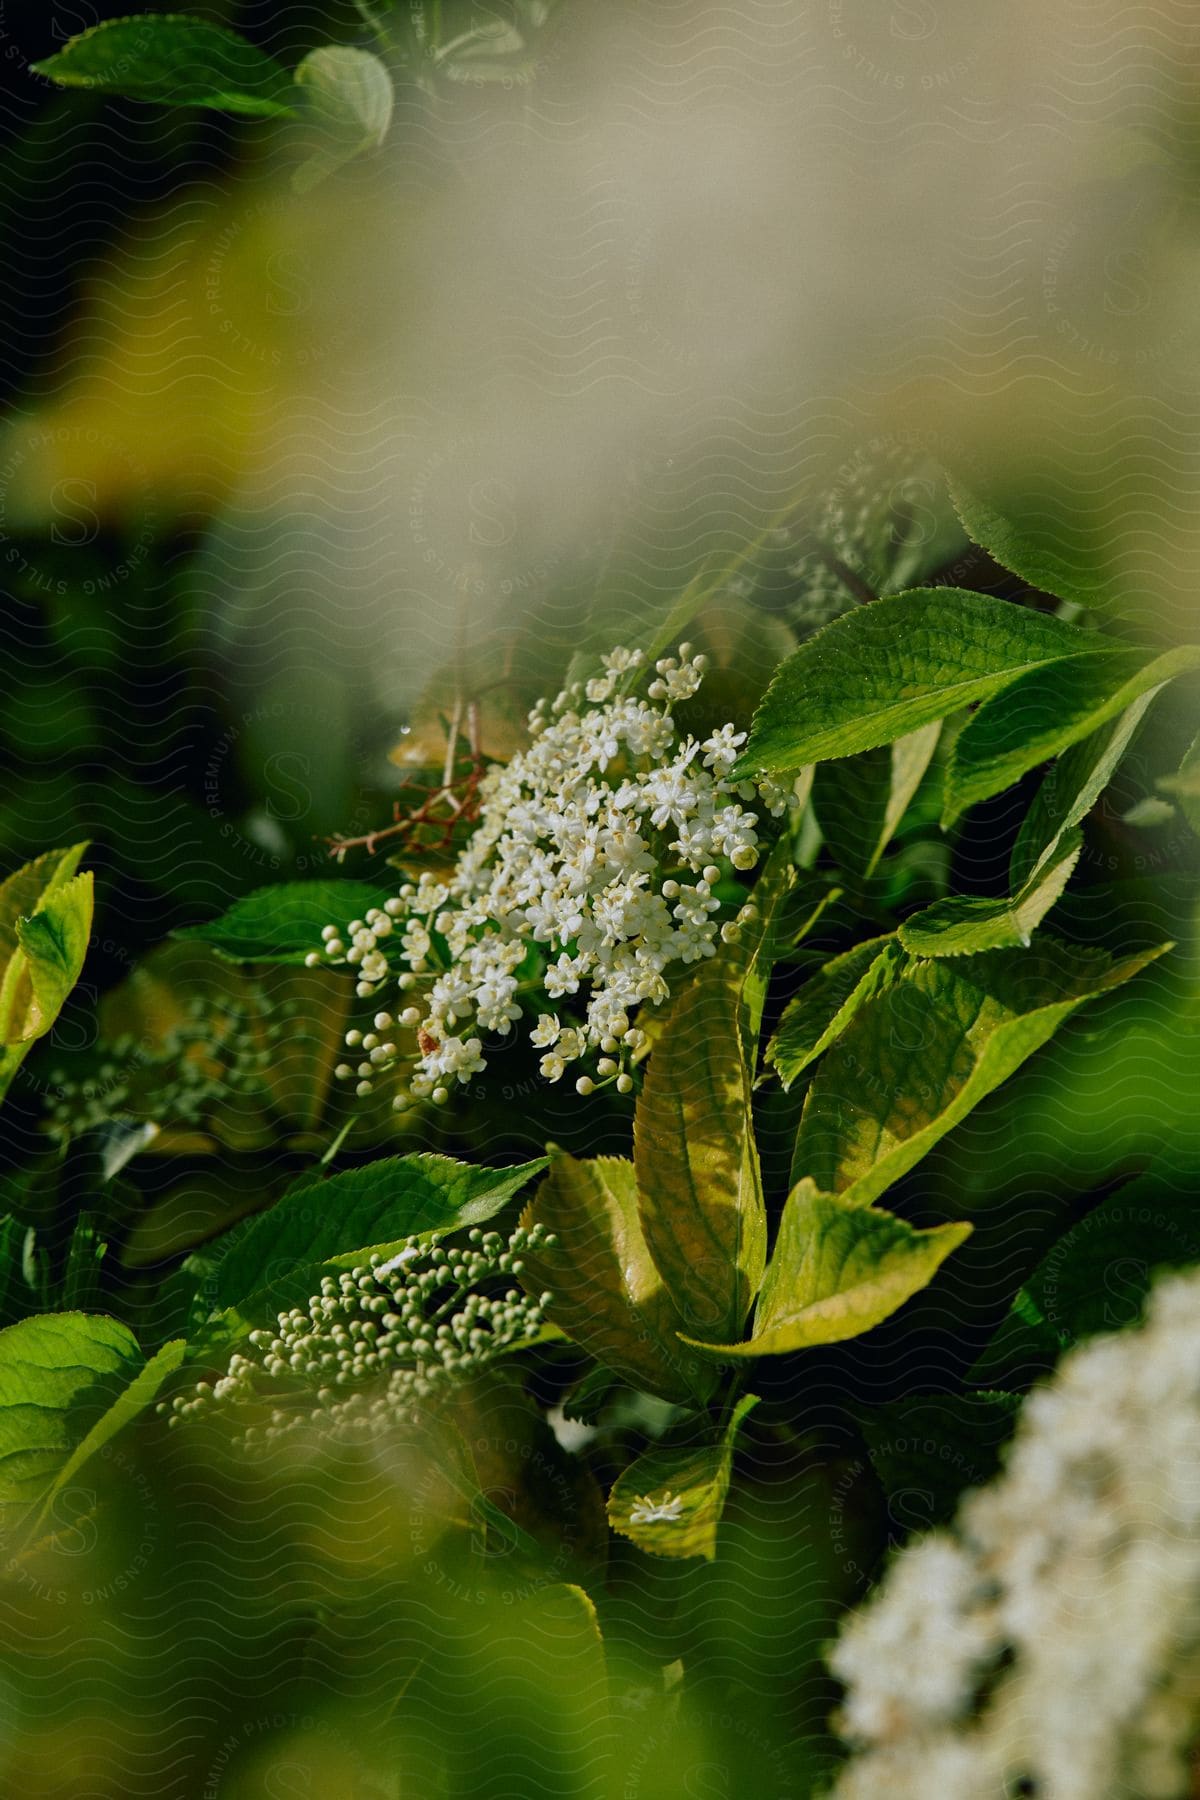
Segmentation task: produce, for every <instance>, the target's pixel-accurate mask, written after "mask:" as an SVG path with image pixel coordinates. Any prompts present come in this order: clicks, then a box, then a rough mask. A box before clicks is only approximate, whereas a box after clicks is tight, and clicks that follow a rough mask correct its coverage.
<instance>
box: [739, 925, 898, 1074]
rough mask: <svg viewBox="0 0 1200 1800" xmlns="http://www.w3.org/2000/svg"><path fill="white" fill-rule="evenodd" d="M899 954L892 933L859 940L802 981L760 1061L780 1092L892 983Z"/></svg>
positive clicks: (896, 973) (896, 972) (786, 1007)
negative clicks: (769, 1068)
mask: <svg viewBox="0 0 1200 1800" xmlns="http://www.w3.org/2000/svg"><path fill="white" fill-rule="evenodd" d="M903 962H904V953H903V951H902V950H901V949H900V946H899V945H898V944H897V942H896V939H895V936H894V934H893V933H891V932H888V933H887V934H885V936H883V937H874V938H864V939H863V941H862V943H861V944H855V946H854V948H853V950H847V951H846V952H845V953H844V954H843V955H842V956H835V957H834V958H833V960H832V962H827V963H826V964H825V967H824V968H823V969H821V970H819V971H818V973H817V974H816V975H814V976H812V977H811V979H810V980H808V981H806V982H805V984H804V986H803V987H802V988H801V990H800V992H799V993H798V994H797V995H796V996H795V998H794V999H792V1000H789V1001H788V1003H787V1005H786V1006H785V1007H784V1009H783V1016H782V1017H781V1018H780V1021H779V1029H778V1030H777V1031H776V1033H775V1036H774V1037H773V1038H772V1039H771V1042H770V1043H769V1044H768V1045H767V1053H766V1061H767V1062H768V1063H769V1064H770V1065H771V1066H772V1067H773V1068H774V1069H776V1070H777V1071H778V1073H779V1078H780V1080H781V1082H782V1083H783V1086H784V1088H785V1089H788V1088H790V1087H791V1086H792V1083H793V1082H794V1081H797V1080H799V1078H800V1076H801V1075H802V1074H803V1073H804V1071H805V1069H807V1068H808V1067H809V1065H810V1064H811V1063H814V1062H815V1061H816V1059H817V1057H818V1056H820V1055H821V1054H822V1053H823V1052H824V1051H826V1050H828V1048H829V1046H830V1044H832V1043H833V1041H834V1039H835V1038H837V1037H839V1036H840V1035H841V1033H842V1032H843V1031H845V1029H846V1027H847V1025H848V1024H849V1023H850V1021H851V1019H852V1018H853V1017H854V1015H855V1013H856V1012H857V1011H858V1009H859V1007H860V1006H865V1005H866V1003H867V1001H868V1000H873V999H874V998H875V996H876V995H877V994H880V993H882V992H883V990H884V988H885V987H889V986H890V985H891V983H892V982H893V981H894V980H895V979H896V976H897V975H898V973H899V971H900V968H901V967H902V965H903Z"/></svg>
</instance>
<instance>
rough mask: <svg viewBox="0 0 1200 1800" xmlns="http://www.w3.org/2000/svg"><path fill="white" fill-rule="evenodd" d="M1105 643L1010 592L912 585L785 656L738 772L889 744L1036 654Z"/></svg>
mask: <svg viewBox="0 0 1200 1800" xmlns="http://www.w3.org/2000/svg"><path fill="white" fill-rule="evenodd" d="M1105 647H1106V640H1105V639H1103V638H1099V637H1096V636H1094V635H1093V634H1091V633H1088V632H1086V631H1080V630H1078V629H1077V628H1076V627H1075V626H1073V625H1064V624H1063V623H1062V622H1061V621H1060V620H1058V619H1051V618H1047V617H1046V616H1045V615H1044V614H1043V613H1036V612H1032V611H1030V610H1028V609H1027V608H1025V607H1021V606H1014V605H1013V604H1012V603H1011V602H1009V601H1007V600H994V599H991V598H990V597H988V596H986V595H982V594H972V593H968V592H966V591H965V590H963V589H961V588H916V589H913V590H912V591H911V592H909V593H907V594H896V595H895V596H893V597H892V598H890V599H886V600H877V601H874V602H873V603H872V604H871V605H869V606H860V607H859V608H858V609H857V610H856V611H855V612H852V613H846V614H845V615H844V616H843V617H842V618H840V619H835V620H834V621H833V623H832V624H831V625H827V626H826V627H825V628H824V630H823V631H819V632H817V633H816V635H815V636H814V637H812V638H810V639H809V641H808V642H807V643H805V644H802V645H801V646H800V648H799V649H798V650H797V651H796V652H795V654H794V655H793V656H790V657H789V658H788V660H787V661H786V662H785V663H784V664H783V666H782V668H781V669H780V670H779V672H778V674H777V675H776V677H775V679H774V681H773V682H772V683H771V686H770V687H769V688H768V690H767V694H766V697H765V699H764V700H763V703H762V705H761V706H760V707H759V709H758V712H757V713H756V714H755V718H754V725H753V728H752V730H751V732H750V740H749V742H748V743H747V745H746V748H745V750H744V751H743V753H742V755H741V757H740V758H739V759H738V762H737V764H736V766H735V769H734V775H735V777H736V778H738V779H744V778H747V777H750V776H752V775H754V774H757V773H758V772H760V771H762V770H773V771H780V770H784V769H795V768H800V767H801V766H802V765H803V764H805V763H811V762H820V761H824V760H826V759H828V758H830V757H843V756H854V755H857V754H858V753H859V752H860V751H864V750H873V749H875V748H876V747H877V746H878V745H880V744H888V743H891V742H892V740H893V739H894V738H899V737H904V736H906V735H907V734H909V733H911V732H916V731H918V730H919V729H920V728H921V727H922V726H925V725H930V724H932V723H933V721H934V720H935V719H944V718H945V717H946V716H947V715H948V714H949V713H952V712H957V711H959V710H960V708H962V707H964V706H969V705H971V704H973V703H974V702H976V701H979V700H984V699H986V698H987V697H988V696H989V695H991V694H996V693H999V691H1000V690H1001V689H1002V688H1004V687H1007V686H1008V685H1009V684H1010V683H1011V682H1013V681H1015V680H1016V679H1017V677H1018V676H1020V675H1024V674H1025V673H1027V671H1029V670H1030V669H1036V668H1037V667H1038V666H1039V665H1040V664H1042V663H1058V662H1060V661H1062V660H1063V659H1066V658H1070V657H1076V656H1088V655H1089V654H1092V653H1094V652H1096V651H1097V650H1103V649H1104V648H1105Z"/></svg>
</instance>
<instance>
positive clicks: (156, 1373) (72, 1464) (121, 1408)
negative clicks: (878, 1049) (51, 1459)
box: [42, 1315, 187, 1515]
mask: <svg viewBox="0 0 1200 1800" xmlns="http://www.w3.org/2000/svg"><path fill="white" fill-rule="evenodd" d="M60 1316H61V1315H60ZM186 1348H187V1346H186V1344H185V1342H184V1340H183V1339H182V1338H175V1339H174V1340H173V1341H172V1342H171V1343H169V1344H164V1345H163V1347H162V1349H161V1350H159V1351H158V1352H157V1354H156V1355H154V1356H152V1357H151V1359H150V1361H149V1362H148V1363H146V1365H145V1367H144V1368H142V1369H139V1371H138V1373H137V1374H136V1375H135V1376H134V1378H133V1380H132V1381H131V1382H130V1383H129V1385H128V1387H126V1388H125V1389H124V1390H123V1392H122V1393H120V1394H118V1396H117V1398H116V1399H115V1400H114V1401H113V1403H112V1405H111V1406H110V1407H108V1409H107V1410H106V1411H105V1412H104V1413H103V1414H102V1415H101V1416H100V1418H99V1419H97V1421H96V1423H95V1424H94V1425H93V1426H92V1428H91V1430H90V1431H89V1432H88V1433H87V1434H86V1436H85V1437H83V1438H82V1439H81V1440H80V1442H79V1443H78V1444H76V1446H75V1448H74V1450H72V1452H71V1454H70V1456H68V1458H67V1460H66V1462H65V1463H64V1464H63V1466H62V1468H61V1469H60V1470H59V1472H58V1474H57V1475H56V1477H55V1478H54V1481H53V1482H52V1483H51V1486H50V1490H49V1492H48V1493H47V1495H46V1497H45V1499H44V1501H43V1502H42V1514H43V1515H44V1514H45V1511H46V1508H47V1507H48V1506H49V1505H50V1502H51V1501H52V1500H53V1498H54V1496H55V1494H57V1493H58V1492H59V1491H60V1490H61V1489H62V1488H63V1487H65V1486H66V1484H67V1482H68V1481H70V1480H71V1479H72V1477H73V1476H74V1475H76V1474H77V1473H78V1472H79V1470H80V1469H81V1468H82V1467H83V1465H84V1463H86V1462H87V1460H88V1458H89V1457H90V1456H94V1455H95V1454H96V1452H97V1451H98V1450H102V1449H103V1448H104V1446H105V1444H107V1443H108V1442H109V1441H110V1440H111V1439H112V1438H114V1437H116V1435H117V1433H118V1431H120V1430H122V1429H123V1427H124V1426H126V1425H128V1424H130V1423H132V1421H133V1420H134V1419H136V1417H137V1416H138V1414H139V1413H140V1412H144V1411H145V1409H146V1408H147V1407H148V1406H149V1405H150V1402H151V1401H152V1400H153V1399H154V1397H155V1395H156V1394H157V1393H158V1390H159V1388H160V1387H161V1386H162V1384H163V1382H164V1381H165V1380H166V1379H167V1376H168V1375H173V1374H174V1372H175V1370H176V1369H178V1368H179V1366H180V1364H181V1363H182V1362H183V1354H184V1351H185V1349H186Z"/></svg>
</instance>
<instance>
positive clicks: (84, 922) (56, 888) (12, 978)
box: [0, 844, 92, 1096]
mask: <svg viewBox="0 0 1200 1800" xmlns="http://www.w3.org/2000/svg"><path fill="white" fill-rule="evenodd" d="M86 848H87V846H86V845H85V844H75V845H72V846H71V847H70V848H69V849H66V850H52V851H49V852H48V853H47V854H46V855H45V856H39V857H38V858H37V859H36V860H35V861H34V862H31V863H27V864H26V866H25V867H24V868H23V869H18V870H17V872H16V874H14V875H11V876H10V877H9V879H8V880H7V881H6V882H4V884H3V886H0V1096H2V1095H3V1094H4V1092H5V1090H6V1089H7V1087H8V1085H9V1083H10V1082H11V1080H12V1078H13V1076H14V1075H15V1074H16V1072H17V1070H18V1068H19V1067H20V1066H21V1063H22V1062H23V1061H24V1059H25V1056H26V1055H27V1053H28V1051H29V1048H30V1045H31V1044H32V1043H33V1042H34V1041H35V1040H36V1039H37V1038H39V1037H43V1036H44V1035H45V1033H46V1032H47V1031H49V1030H50V1028H51V1026H52V1025H53V1024H54V1021H55V1019H56V1018H57V1017H58V1015H59V1012H60V1010H61V1008H62V1004H63V1001H64V1000H65V999H66V997H67V995H68V994H69V993H70V991H71V988H72V987H73V986H74V985H75V982H76V981H77V979H78V977H79V971H80V969H81V968H82V966H83V959H84V956H85V954H86V952H87V945H88V937H89V934H90V931H91V924H92V878H91V876H90V875H76V874H75V870H76V868H77V866H78V863H79V859H80V857H81V856H82V855H83V852H84V850H85V849H86Z"/></svg>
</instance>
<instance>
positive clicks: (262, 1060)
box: [49, 990, 300, 1141]
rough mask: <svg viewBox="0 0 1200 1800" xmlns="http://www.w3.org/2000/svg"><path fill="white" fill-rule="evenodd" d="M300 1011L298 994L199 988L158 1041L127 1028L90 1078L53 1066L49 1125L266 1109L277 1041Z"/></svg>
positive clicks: (58, 1128) (60, 1128)
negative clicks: (209, 992) (279, 996)
mask: <svg viewBox="0 0 1200 1800" xmlns="http://www.w3.org/2000/svg"><path fill="white" fill-rule="evenodd" d="M299 1011H300V1008H299V1007H298V1005H297V1004H296V1003H295V1002H294V1001H292V1002H284V1003H282V1004H272V1003H271V1002H269V1001H268V999H267V996H266V995H265V994H263V993H261V992H260V991H258V990H252V991H251V992H250V993H249V994H248V996H247V997H246V998H245V999H241V998H229V997H222V998H220V999H213V998H211V997H208V996H203V995H200V996H197V997H195V998H194V999H192V1000H191V1001H190V1002H189V1004H188V1007H187V1012H186V1015H185V1017H184V1018H183V1019H181V1020H180V1021H179V1022H178V1023H177V1024H175V1025H173V1026H172V1027H171V1029H170V1030H169V1031H168V1032H167V1033H166V1035H165V1036H164V1038H163V1039H162V1041H161V1043H159V1044H157V1045H155V1046H154V1047H153V1048H151V1049H149V1050H148V1049H146V1048H145V1047H144V1044H143V1043H142V1042H141V1041H140V1040H138V1039H137V1038H135V1037H133V1036H132V1035H131V1034H128V1033H127V1034H125V1035H123V1036H121V1037H119V1038H116V1039H114V1040H113V1041H112V1042H111V1043H110V1044H108V1045H106V1046H105V1056H104V1060H103V1061H102V1062H101V1063H100V1065H99V1066H98V1068H97V1069H96V1071H95V1073H94V1074H93V1075H91V1076H90V1077H88V1078H87V1079H85V1080H82V1081H72V1080H70V1079H69V1078H68V1076H67V1073H66V1071H65V1070H64V1069H61V1068H60V1069H56V1070H54V1071H53V1072H52V1073H51V1077H50V1081H51V1086H52V1088H53V1091H54V1099H53V1102H52V1104H51V1106H50V1108H49V1123H50V1128H51V1130H52V1131H53V1132H54V1133H55V1135H56V1136H57V1137H59V1138H60V1139H61V1140H62V1141H66V1140H68V1139H70V1138H72V1137H74V1136H76V1135H78V1134H79V1133H81V1132H84V1131H88V1130H91V1129H93V1128H94V1127H96V1126H98V1125H103V1124H104V1123H105V1122H106V1121H107V1120H109V1119H112V1118H116V1117H119V1116H121V1115H122V1114H124V1115H129V1114H131V1113H132V1114H134V1115H135V1116H137V1117H145V1116H150V1117H153V1118H154V1119H156V1120H157V1121H159V1122H160V1123H169V1124H171V1125H175V1126H179V1125H191V1126H200V1125H202V1124H203V1123H204V1121H205V1120H206V1119H207V1118H208V1117H209V1116H210V1115H211V1114H212V1112H213V1111H214V1110H215V1109H216V1108H218V1107H220V1106H225V1107H228V1106H230V1105H231V1104H233V1105H238V1104H241V1105H243V1106H246V1107H247V1108H249V1109H252V1110H253V1111H254V1112H255V1113H261V1112H262V1111H263V1109H264V1107H266V1106H269V1105H270V1092H269V1086H268V1077H269V1075H270V1072H271V1068H272V1065H273V1063H274V1061H275V1057H276V1054H277V1050H278V1047H279V1046H280V1045H281V1044H282V1043H284V1042H285V1041H286V1040H287V1039H288V1038H289V1037H291V1036H292V1035H293V1034H294V1032H295V1029H296V1028H295V1025H294V1024H293V1023H292V1020H293V1019H294V1017H295V1016H296V1015H297V1014H298V1012H299Z"/></svg>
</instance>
